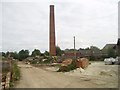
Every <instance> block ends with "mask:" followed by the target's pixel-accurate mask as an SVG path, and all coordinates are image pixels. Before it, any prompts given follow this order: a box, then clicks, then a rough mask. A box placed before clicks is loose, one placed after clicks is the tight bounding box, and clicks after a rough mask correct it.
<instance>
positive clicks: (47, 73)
mask: <svg viewBox="0 0 120 90" xmlns="http://www.w3.org/2000/svg"><path fill="white" fill-rule="evenodd" d="M18 65H19V67H20V70H21V79H20V81H18V82H16V85H15V88H117V87H118V66H117V65H104V62H92V63H91V65H89V66H88V67H87V68H86V69H85V70H82V69H77V70H74V71H71V72H66V73H62V72H56V70H57V69H58V68H56V67H42V68H41V67H33V66H31V65H28V64H24V63H22V62H19V63H18Z"/></svg>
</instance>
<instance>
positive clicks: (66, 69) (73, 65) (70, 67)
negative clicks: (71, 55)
mask: <svg viewBox="0 0 120 90" xmlns="http://www.w3.org/2000/svg"><path fill="white" fill-rule="evenodd" d="M76 68H77V67H76V61H75V60H72V63H71V64H70V65H68V66H61V67H60V68H59V70H58V72H69V71H71V70H74V69H76Z"/></svg>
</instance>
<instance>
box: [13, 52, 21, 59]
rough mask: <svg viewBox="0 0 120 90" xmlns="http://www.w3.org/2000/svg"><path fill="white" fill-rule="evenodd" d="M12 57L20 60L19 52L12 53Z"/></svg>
mask: <svg viewBox="0 0 120 90" xmlns="http://www.w3.org/2000/svg"><path fill="white" fill-rule="evenodd" d="M11 57H13V58H14V59H19V55H18V53H17V52H11Z"/></svg>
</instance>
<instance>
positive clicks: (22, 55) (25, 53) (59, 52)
mask: <svg viewBox="0 0 120 90" xmlns="http://www.w3.org/2000/svg"><path fill="white" fill-rule="evenodd" d="M9 54H10V56H11V57H13V58H14V59H19V60H23V59H26V58H27V57H35V56H50V54H49V52H48V51H45V52H44V53H41V51H40V50H39V49H34V50H33V51H32V54H31V55H30V51H29V50H24V49H22V50H20V51H19V52H16V51H15V52H9V51H8V52H6V53H5V52H2V56H3V57H8V56H9ZM56 54H57V56H61V55H62V54H63V50H61V49H60V47H59V46H56Z"/></svg>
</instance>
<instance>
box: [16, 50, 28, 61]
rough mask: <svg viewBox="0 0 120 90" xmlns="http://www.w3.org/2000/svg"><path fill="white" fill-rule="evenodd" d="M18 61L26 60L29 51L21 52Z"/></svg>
mask: <svg viewBox="0 0 120 90" xmlns="http://www.w3.org/2000/svg"><path fill="white" fill-rule="evenodd" d="M18 55H19V56H18V57H19V60H23V59H26V58H27V57H28V56H29V51H28V50H21V51H19V53H18Z"/></svg>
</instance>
